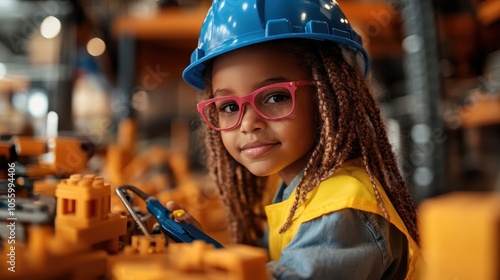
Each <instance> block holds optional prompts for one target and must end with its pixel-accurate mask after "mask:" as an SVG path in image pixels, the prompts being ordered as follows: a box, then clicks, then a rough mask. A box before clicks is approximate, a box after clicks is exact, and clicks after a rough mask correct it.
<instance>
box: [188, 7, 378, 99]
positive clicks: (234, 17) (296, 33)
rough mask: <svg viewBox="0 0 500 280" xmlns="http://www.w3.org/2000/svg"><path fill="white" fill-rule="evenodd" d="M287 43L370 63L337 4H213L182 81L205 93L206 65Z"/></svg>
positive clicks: (366, 72)
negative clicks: (303, 42) (305, 43)
mask: <svg viewBox="0 0 500 280" xmlns="http://www.w3.org/2000/svg"><path fill="white" fill-rule="evenodd" d="M286 38H304V39H313V40H329V41H334V42H337V43H339V44H342V45H345V46H347V47H349V48H350V49H353V50H354V51H359V52H361V53H362V55H363V58H364V63H365V75H366V74H368V72H369V63H370V62H369V58H368V54H367V53H366V51H365V49H364V48H363V44H362V40H361V37H360V36H359V35H358V34H357V33H356V32H355V31H354V30H353V29H352V28H351V25H350V24H349V21H348V20H347V18H346V17H345V15H344V13H343V12H342V11H341V10H340V8H339V6H338V4H337V2H336V1H333V0H330V1H328V0H267V1H266V0H214V1H213V3H212V6H211V7H210V9H209V10H208V12H207V15H206V17H205V20H204V22H203V25H202V27H201V31H200V37H199V41H198V47H197V48H196V49H195V50H194V52H193V53H192V54H191V64H189V66H188V67H187V68H186V69H185V70H184V72H183V73H182V77H183V78H184V80H185V81H186V82H187V83H188V84H190V85H191V86H193V87H195V88H197V89H200V90H203V88H204V84H205V81H204V79H203V70H204V69H205V66H206V64H207V62H208V61H209V60H210V59H212V58H214V57H217V56H219V55H221V54H224V53H227V52H229V51H232V50H235V49H238V48H242V47H245V46H249V45H253V44H257V43H261V42H267V41H272V40H278V39H286Z"/></svg>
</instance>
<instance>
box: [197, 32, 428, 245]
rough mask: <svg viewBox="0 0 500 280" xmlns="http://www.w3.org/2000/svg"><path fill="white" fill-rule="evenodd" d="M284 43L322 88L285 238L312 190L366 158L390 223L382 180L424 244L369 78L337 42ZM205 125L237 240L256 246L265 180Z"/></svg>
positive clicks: (210, 161) (212, 172) (215, 178)
mask: <svg viewBox="0 0 500 280" xmlns="http://www.w3.org/2000/svg"><path fill="white" fill-rule="evenodd" d="M273 44H276V42H273ZM279 44H281V45H280V47H283V48H284V49H285V50H288V51H290V52H292V53H293V54H295V56H296V58H297V59H299V60H300V65H302V66H303V68H304V70H305V71H306V72H307V74H308V76H309V78H310V80H311V81H313V83H314V85H315V87H316V94H315V95H314V97H313V98H314V101H315V104H316V106H317V109H316V110H317V112H318V116H319V119H318V122H319V127H318V129H317V135H316V142H315V145H314V147H313V149H312V151H311V152H310V157H309V161H308V162H307V165H306V167H305V169H304V175H303V176H302V178H301V179H300V181H299V183H298V185H297V187H296V192H295V198H294V203H293V206H292V208H291V210H290V213H289V215H288V217H287V219H286V221H284V223H283V226H282V227H281V229H280V233H282V232H284V231H286V230H287V229H288V228H289V227H290V225H291V223H292V218H293V216H294V214H295V211H296V210H297V208H298V206H299V204H300V203H301V202H302V201H304V200H305V198H306V195H307V194H308V193H309V192H310V191H311V190H313V189H314V188H316V187H317V186H318V185H319V183H320V182H321V181H323V180H325V179H327V178H328V177H330V176H331V175H332V174H333V173H334V172H335V171H336V170H337V169H338V168H339V167H340V166H342V164H343V163H344V162H346V161H348V160H350V159H354V158H362V161H363V164H364V167H365V169H366V172H367V173H368V174H369V177H370V181H371V184H372V187H373V190H374V193H375V196H376V199H377V202H378V205H379V207H380V209H381V210H382V213H383V214H384V216H385V217H386V218H389V217H388V215H389V214H388V212H387V210H386V207H385V205H384V203H383V202H382V198H381V195H380V193H379V191H378V189H377V188H376V187H375V180H378V181H379V182H380V184H381V185H382V187H383V188H384V191H385V192H386V194H387V196H388V197H389V199H390V201H391V202H392V204H393V205H394V207H395V209H396V211H397V212H398V214H399V216H400V217H401V219H402V220H403V222H404V224H405V225H406V227H407V229H408V231H409V233H410V235H411V236H412V238H413V239H414V240H415V242H417V243H419V234H418V228H417V214H416V206H415V202H414V201H413V198H412V196H411V194H410V192H409V190H408V188H407V185H406V182H405V181H404V179H403V177H402V175H401V172H400V170H399V168H398V165H397V161H396V156H395V154H394V152H393V150H392V147H391V145H390V143H389V140H388V137H387V132H386V130H385V125H384V122H383V119H382V116H381V113H380V109H379V107H378V104H377V102H376V100H375V99H374V97H373V96H372V92H371V91H370V88H369V86H368V83H367V81H366V79H365V78H364V77H363V75H362V74H361V73H360V72H359V70H358V69H357V68H356V67H355V66H353V65H351V64H350V63H348V62H347V61H346V59H345V58H344V55H343V54H342V49H341V48H340V47H339V46H338V45H337V44H335V43H333V42H329V41H314V40H300V41H298V40H282V41H280V42H279ZM205 77H206V90H205V92H206V94H205V96H204V97H203V98H204V99H207V98H212V97H213V92H212V86H211V81H210V80H211V79H210V78H211V65H210V64H209V65H207V68H206V72H205ZM201 123H202V124H201V126H200V132H201V134H202V138H201V139H204V144H205V145H204V146H205V152H206V154H205V157H206V167H207V171H208V175H209V178H210V180H211V182H213V183H214V184H215V185H216V187H217V189H218V190H219V194H220V195H221V197H222V200H223V202H224V204H225V206H226V208H227V209H226V210H227V213H228V221H229V229H230V231H231V233H232V236H233V240H234V241H235V242H237V243H243V244H256V242H257V240H258V239H260V238H261V237H262V236H263V225H264V222H265V214H264V206H263V201H262V198H263V195H264V193H265V188H266V178H265V177H257V176H255V175H253V174H251V173H250V172H249V171H248V170H247V169H246V168H245V167H244V166H242V165H241V164H239V163H238V162H236V161H235V160H234V159H233V158H232V157H231V156H230V155H229V153H228V152H227V150H226V149H225V148H224V145H223V143H222V139H221V136H220V132H217V131H215V130H212V129H210V128H209V127H208V126H207V125H206V124H205V123H204V122H201ZM306 178H307V180H306Z"/></svg>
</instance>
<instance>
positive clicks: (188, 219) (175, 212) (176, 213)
mask: <svg viewBox="0 0 500 280" xmlns="http://www.w3.org/2000/svg"><path fill="white" fill-rule="evenodd" d="M165 206H166V207H167V209H168V210H169V211H171V212H172V215H171V218H172V219H174V221H176V222H178V223H188V224H191V225H193V226H195V227H197V228H199V229H201V224H200V223H199V222H198V221H197V220H196V219H195V218H193V216H191V215H189V214H188V213H187V212H185V211H184V210H183V209H182V208H181V207H180V206H179V205H178V204H177V203H176V202H175V201H169V202H167V204H166V205H165Z"/></svg>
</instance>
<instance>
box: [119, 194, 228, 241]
mask: <svg viewBox="0 0 500 280" xmlns="http://www.w3.org/2000/svg"><path fill="white" fill-rule="evenodd" d="M127 191H132V192H133V193H135V194H136V195H137V196H139V197H140V198H141V199H143V200H144V201H145V202H146V208H147V209H148V211H149V213H151V215H152V216H153V217H154V218H155V219H156V221H157V222H158V224H159V226H160V229H161V231H162V232H163V234H165V235H166V236H168V237H170V238H171V239H172V240H174V241H175V242H193V241H194V240H203V241H205V242H207V243H209V244H212V245H214V246H215V248H223V246H222V245H221V244H220V243H219V242H217V241H215V240H214V239H213V238H212V237H210V236H208V235H207V234H206V233H204V232H203V231H201V230H199V229H198V228H197V227H195V226H193V225H191V224H188V223H182V222H181V223H178V222H176V221H174V220H172V219H171V218H170V216H171V214H172V212H171V211H169V210H168V209H167V208H166V207H165V206H163V205H162V204H161V202H160V201H159V200H158V199H156V198H155V197H153V196H150V195H148V194H146V193H144V192H143V191H141V190H140V189H138V188H136V187H134V186H130V185H123V186H120V187H118V188H117V189H116V193H117V194H118V196H119V197H120V199H121V200H122V202H123V204H124V205H125V207H126V208H127V210H128V211H129V213H130V215H132V217H133V218H134V220H135V221H136V223H137V225H138V226H139V228H140V229H141V230H142V232H143V233H144V235H146V236H150V233H149V231H148V230H147V228H146V226H145V225H144V223H143V221H142V220H141V219H140V218H139V217H138V216H137V214H136V213H135V211H134V209H133V207H132V205H131V204H130V202H129V201H128V199H127V197H126V195H128V193H127Z"/></svg>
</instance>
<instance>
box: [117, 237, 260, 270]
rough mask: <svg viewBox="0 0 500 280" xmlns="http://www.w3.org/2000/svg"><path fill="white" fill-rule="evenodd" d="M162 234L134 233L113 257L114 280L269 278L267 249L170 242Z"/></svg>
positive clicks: (201, 242)
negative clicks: (125, 245)
mask: <svg viewBox="0 0 500 280" xmlns="http://www.w3.org/2000/svg"><path fill="white" fill-rule="evenodd" d="M163 240H164V239H163V237H162V236H155V238H154V239H149V238H147V237H146V236H134V238H133V242H132V246H131V247H129V248H125V249H124V251H123V253H120V254H117V255H115V256H112V257H110V260H109V267H108V272H109V276H110V277H111V279H116V280H125V279H148V280H152V279H183V280H202V279H203V280H206V279H227V280H254V279H259V280H261V279H262V280H266V279H270V276H269V274H268V271H267V266H266V262H267V252H266V251H265V250H263V249H260V248H256V247H250V246H246V245H233V246H230V247H227V248H224V249H215V248H214V247H213V246H212V245H209V244H207V243H205V242H203V241H199V240H197V241H194V242H193V243H174V244H169V246H168V248H166V249H165V248H163V246H164V245H162V244H163Z"/></svg>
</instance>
